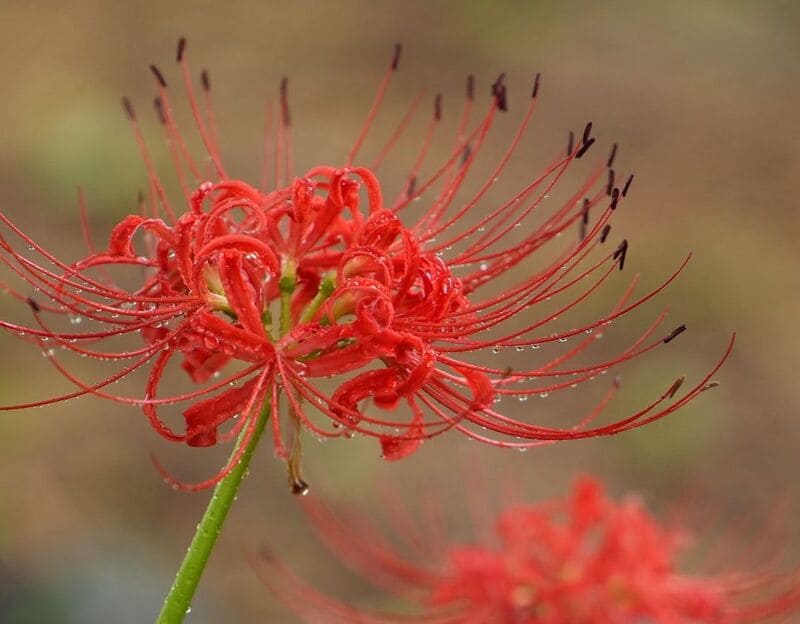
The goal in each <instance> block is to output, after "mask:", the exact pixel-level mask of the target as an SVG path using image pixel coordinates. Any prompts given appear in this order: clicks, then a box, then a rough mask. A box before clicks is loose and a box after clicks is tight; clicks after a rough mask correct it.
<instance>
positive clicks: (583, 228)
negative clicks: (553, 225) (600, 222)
mask: <svg viewBox="0 0 800 624" xmlns="http://www.w3.org/2000/svg"><path fill="white" fill-rule="evenodd" d="M586 230H587V226H586V221H581V222H580V225H579V231H578V240H580V241H582V240H584V239H585V238H586Z"/></svg>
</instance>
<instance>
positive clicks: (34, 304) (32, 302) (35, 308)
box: [25, 297, 42, 314]
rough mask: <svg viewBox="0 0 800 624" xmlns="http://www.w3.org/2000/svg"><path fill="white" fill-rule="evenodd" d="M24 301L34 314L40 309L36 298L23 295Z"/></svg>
mask: <svg viewBox="0 0 800 624" xmlns="http://www.w3.org/2000/svg"><path fill="white" fill-rule="evenodd" d="M25 302H26V303H27V304H28V305H29V306H30V307H31V310H33V311H34V312H35V313H36V314H38V313H39V312H41V311H42V308H41V306H40V305H39V304H38V303H37V302H36V299H34V298H33V297H25Z"/></svg>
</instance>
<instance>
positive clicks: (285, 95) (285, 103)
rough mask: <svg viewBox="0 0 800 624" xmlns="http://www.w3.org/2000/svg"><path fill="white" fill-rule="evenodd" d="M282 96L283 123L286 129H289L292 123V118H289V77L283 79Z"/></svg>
mask: <svg viewBox="0 0 800 624" xmlns="http://www.w3.org/2000/svg"><path fill="white" fill-rule="evenodd" d="M280 94H281V117H282V121H283V125H284V127H288V126H289V125H290V122H291V117H290V116H289V77H288V76H284V77H283V78H281V86H280Z"/></svg>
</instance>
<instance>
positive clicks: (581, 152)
mask: <svg viewBox="0 0 800 624" xmlns="http://www.w3.org/2000/svg"><path fill="white" fill-rule="evenodd" d="M592 145H594V138H591V139H589V140H588V141H586V143H584V144H583V145H581V148H580V149H579V150H578V153H577V154H575V158H580V157H581V156H583V155H584V154H585V153H586V152H588V151H589V148H590V147H591V146H592Z"/></svg>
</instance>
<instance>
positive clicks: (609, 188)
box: [606, 169, 614, 197]
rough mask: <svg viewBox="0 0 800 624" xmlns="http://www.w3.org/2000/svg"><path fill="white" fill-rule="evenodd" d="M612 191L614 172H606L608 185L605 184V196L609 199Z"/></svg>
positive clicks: (611, 170)
mask: <svg viewBox="0 0 800 624" xmlns="http://www.w3.org/2000/svg"><path fill="white" fill-rule="evenodd" d="M613 190H614V170H613V169H609V170H608V183H607V184H606V195H608V196H609V197H611V192H612V191H613Z"/></svg>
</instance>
